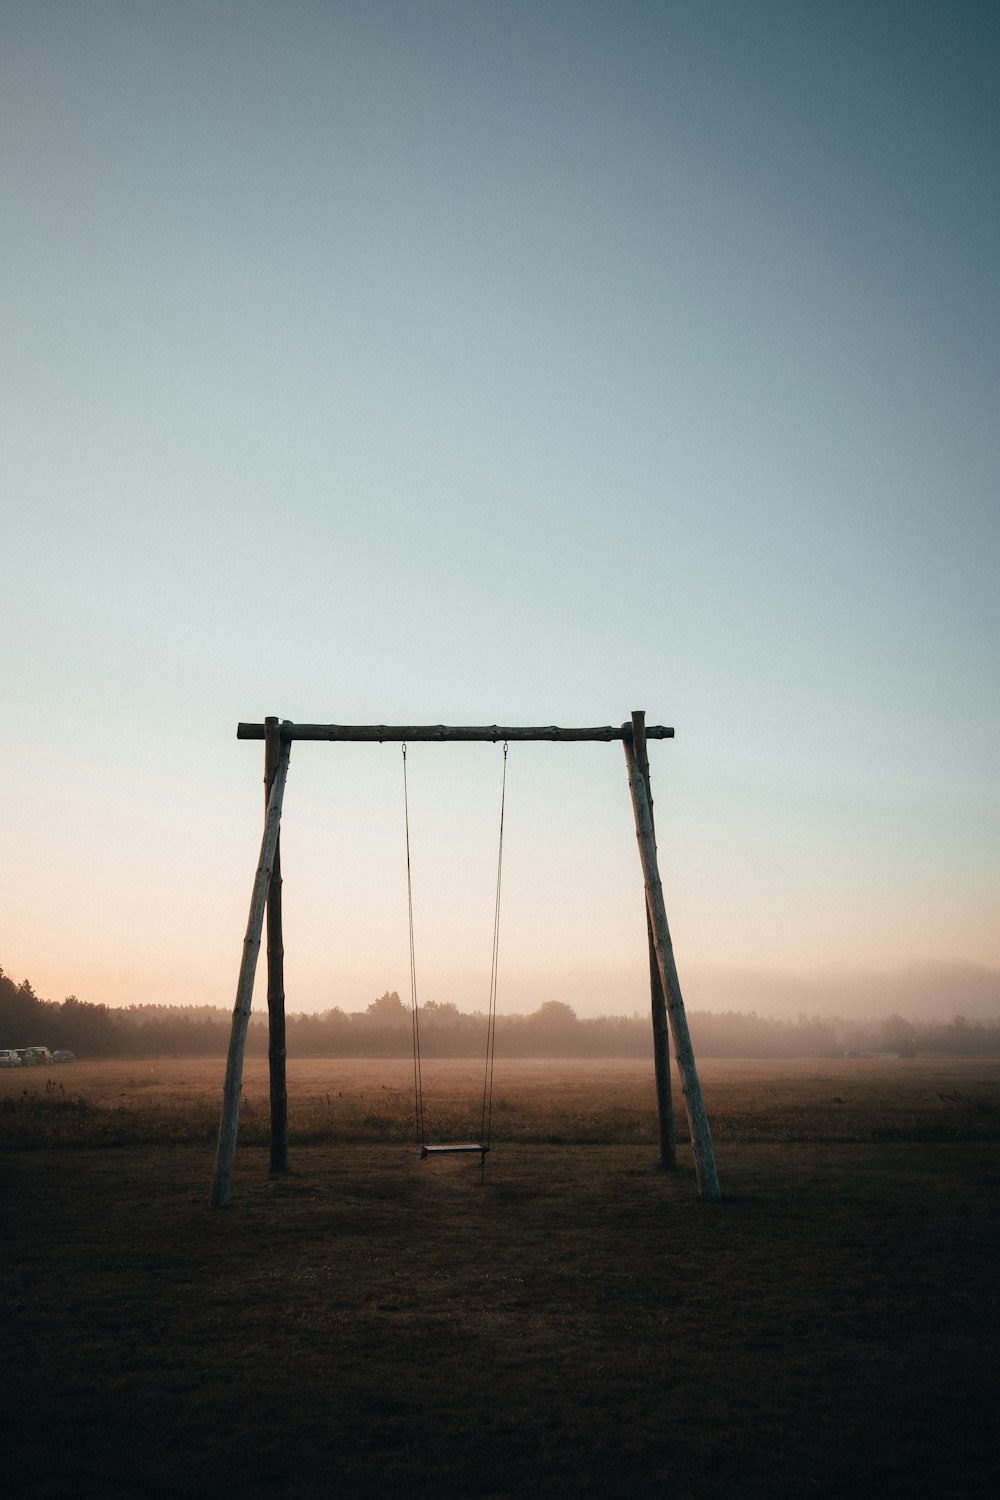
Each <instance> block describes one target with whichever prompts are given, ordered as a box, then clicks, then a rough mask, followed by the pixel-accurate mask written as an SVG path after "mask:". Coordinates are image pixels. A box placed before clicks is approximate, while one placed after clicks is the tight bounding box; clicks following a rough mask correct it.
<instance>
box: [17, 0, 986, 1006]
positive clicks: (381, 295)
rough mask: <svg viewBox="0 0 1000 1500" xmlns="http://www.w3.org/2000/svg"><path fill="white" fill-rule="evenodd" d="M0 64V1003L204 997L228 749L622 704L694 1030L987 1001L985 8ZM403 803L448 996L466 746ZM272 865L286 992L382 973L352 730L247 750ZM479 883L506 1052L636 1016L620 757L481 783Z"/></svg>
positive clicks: (173, 35)
mask: <svg viewBox="0 0 1000 1500" xmlns="http://www.w3.org/2000/svg"><path fill="white" fill-rule="evenodd" d="M0 37H2V46H0V191H2V200H0V201H2V220H0V257H2V262H0V264H2V277H0V309H2V314H0V315H2V327H3V335H2V340H0V379H2V382H3V408H4V419H3V428H4V437H3V442H2V444H0V505H2V531H0V545H2V553H0V555H2V558H3V587H2V589H0V695H2V696H0V701H2V704H3V719H4V735H3V750H2V764H3V766H4V767H5V781H6V787H7V794H6V797H5V798H4V803H3V811H2V815H0V831H2V837H0V964H2V966H3V968H4V970H5V972H7V973H8V974H10V975H11V976H12V977H14V978H15V979H16V980H18V981H19V980H20V979H22V978H24V977H28V978H30V980H31V981H32V983H33V984H34V986H35V989H36V990H37V991H38V993H40V994H42V995H44V996H47V997H49V998H55V999H60V998H62V997H63V996H64V995H66V994H70V993H74V994H76V995H78V996H79V997H80V998H81V999H85V1000H90V1001H102V1002H106V1003H108V1004H111V1005H127V1004H131V1003H140V1004H141V1003H148V1002H157V1003H178V1004H206V1003H210V1004H218V1005H224V1006H227V1007H229V1006H231V1005H232V1003H233V998H234V995H235V987H236V979H237V972H238V967H239V958H240V952H241V946H242V940H243V933H244V929H245V925H246V914H247V908H248V903H249V898H250V890H251V884H252V879H253V873H254V869H255V866H256V862H257V856H258V850H259V839H260V827H261V817H262V791H261V774H262V749H261V746H260V745H259V744H257V743H253V742H245V743H244V742H237V740H236V725H237V723H238V722H239V721H241V720H254V719H256V720H260V719H263V717H264V716H265V715H267V714H275V715H278V716H279V717H280V718H285V719H292V720H299V721H309V722H337V723H359V724H365V723H397V724H420V723H449V724H483V723H486V724H492V723H506V724H538V723H543V724H549V723H557V724H567V725H573V724H576V725H588V724H595V725H596V724H606V723H615V724H617V723H620V722H621V721H622V720H624V719H626V718H627V717H628V715H629V713H630V712H631V711H632V710H633V709H644V710H645V712H646V715H647V720H648V722H649V723H654V724H655V723H659V724H666V725H670V726H672V727H674V728H675V730H676V738H675V739H674V740H672V741H664V742H662V743H656V744H652V745H651V747H650V760H651V772H652V786H653V795H654V799H655V812H656V820H657V835H658V844H659V855H660V866H661V874H662V878H663V884H664V889H665V894H666V900H667V909H668V913H669V917H670V922H671V929H672V933H673V940H674V947H675V954H676V958H677V964H678V969H679V973H680V977H681V983H682V988H683V990H684V994H685V998H686V1000H687V1003H688V1005H689V1006H693V1007H695V1008H717V1009H718V1008H726V1009H729V1008H734V1009H735V1008H739V1009H751V1008H753V1009H757V1010H760V1011H762V1012H764V1013H768V1012H772V1013H790V1014H795V1013H797V1012H798V1011H800V1010H804V1011H807V1012H809V1013H812V1012H814V1011H819V1010H830V1011H836V1012H839V1013H841V1014H850V1013H852V1012H857V1011H859V1010H860V1011H862V1012H863V1013H871V1014H881V1013H884V1011H886V1010H888V1009H897V1008H898V1009H903V1010H904V1013H905V1011H906V1009H907V1006H908V1005H909V1006H910V1008H911V1009H913V1008H915V1007H918V1008H922V1009H923V1010H924V1011H926V1012H927V1013H934V1014H940V1015H942V1016H950V1015H952V1014H953V1013H955V1012H964V1013H966V1014H969V1015H997V1014H1000V878H998V873H997V872H998V863H997V854H998V849H1000V837H998V835H1000V797H998V789H997V787H998V781H997V751H996V747H997V744H998V739H1000V691H998V688H1000V673H998V663H997V641H998V638H1000V629H998V627H1000V589H998V587H997V583H996V575H997V564H998V561H1000V504H998V470H1000V463H998V457H1000V441H998V431H1000V426H998V421H997V417H998V410H997V408H998V402H997V395H998V376H1000V328H998V321H1000V320H998V301H997V266H998V249H1000V213H998V209H1000V191H998V163H1000V112H998V108H997V102H996V86H995V85H996V76H997V69H998V64H1000V9H998V7H996V6H995V5H993V4H979V3H971V0H964V3H963V0H956V3H953V4H948V5H945V4H943V3H933V4H931V3H921V0H905V3H892V0H865V3H853V0H841V3H838V4H837V5H829V4H825V3H812V0H759V3H755V0H740V3H736V0H679V3H671V0H662V3H633V0H615V3H614V4H610V3H594V0H572V3H563V0H523V3H522V0H495V3H486V0H482V3H479V0H464V3H458V0H454V3H449V0H426V3H406V0H363V3H362V0H345V3H337V0H330V3H325V4H320V3H306V0H285V3H282V4H275V3H268V4H262V3H254V0H240V3H221V0H215V3H205V0H199V3H186V0H171V3H169V4H167V3H143V0H129V3H126V0H117V3H103V0H90V3H83V4H71V3H68V0H64V3H59V0H49V3H44V4H39V3H37V0H32V3H9V0H7V3H0ZM408 768H409V786H410V808H411V834H412V843H413V849H412V858H413V873H414V918H415V941H416V964H417V973H418V987H419V995H420V999H421V1000H422V1001H427V1000H430V999H434V1000H442V1001H455V1002H456V1003H459V1004H460V1005H462V1006H463V1008H468V1009H473V1008H483V1007H484V1006H485V1004H486V1002H487V1000H488V989H489V968H490V952H491V941H492V938H491V933H492V886H493V881H494V878H495V862H496V856H497V833H498V819H499V799H500V784H501V771H502V753H501V748H500V747H499V746H493V745H480V746H462V747H460V746H457V745H446V746H435V745H421V744H415V745H412V746H411V747H410V751H409V760H408ZM282 829H283V831H282V861H283V876H284V897H285V900H284V909H285V946H286V988H287V995H288V1004H289V1007H290V1008H291V1009H295V1010H323V1009H327V1008H329V1007H330V1006H333V1005H341V1006H343V1007H345V1008H347V1009H358V1008H362V1007H363V1006H365V1005H366V1004H368V1003H369V1001H370V1000H371V999H373V998H374V997H375V996H376V995H378V994H380V993H382V992H383V991H384V990H386V989H398V990H399V991H400V993H402V994H404V995H405V994H407V993H408V990H407V986H408V958H407V947H406V942H407V938H406V885H405V847H404V828H403V802H402V768H401V756H400V752H399V747H398V746H391V745H384V746H377V745H375V746H344V745H330V744H297V745H296V746H295V747H294V749H293V753H292V759H291V768H290V773H289V781H288V790H287V795H286V803H285V816H284V821H283V825H282ZM504 847H505V852H504V884H503V898H502V924H501V936H500V970H499V981H498V1005H499V1010H500V1013H501V1016H502V1013H503V1010H504V1008H505V1007H506V1008H508V1009H511V1010H527V1009H533V1008H534V1007H535V1006H536V1005H537V1004H539V1003H541V1002H542V1001H544V1000H546V999H558V1000H562V1001H565V1002H568V1003H570V1004H573V1005H574V1006H575V1007H576V1008H577V1010H578V1011H579V1013H580V1014H595V1013H602V1012H615V1011H624V1012H632V1011H635V1010H640V1009H642V1008H644V1007H645V1006H646V1005H647V1003H648V1001H647V993H648V991H647V969H646V940H645V925H644V914H643V894H642V883H641V872H640V867H639V859H638V853H637V850H636V843H635V833H634V826H633V823H632V812H631V804H630V801H629V794H628V786H627V782H626V777H625V765H624V758H623V756H622V751H621V746H620V745H617V744H613V743H612V744H608V745H569V746H566V745H551V744H544V745H520V744H518V745H514V746H512V747H511V750H510V754H509V759H508V779H507V811H506V827H505V846H504ZM262 992H263V984H262V982H261V981H260V980H259V981H258V995H257V999H256V1001H255V1005H256V1006H258V1007H259V1006H260V1005H262V1004H263V993H262Z"/></svg>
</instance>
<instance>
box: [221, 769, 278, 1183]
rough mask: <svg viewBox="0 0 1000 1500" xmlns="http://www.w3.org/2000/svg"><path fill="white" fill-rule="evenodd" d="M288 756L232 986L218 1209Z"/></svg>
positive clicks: (226, 1179) (227, 1176)
mask: <svg viewBox="0 0 1000 1500" xmlns="http://www.w3.org/2000/svg"><path fill="white" fill-rule="evenodd" d="M290 751H291V746H290V745H289V744H288V742H287V741H286V742H285V743H284V744H282V746H281V752H280V754H279V756H278V764H277V766H276V767H275V772H274V781H273V783H272V785H271V795H270V797H269V799H268V804H267V818H266V819H265V822H264V837H263V839H262V840H261V846H260V860H259V862H258V865H257V874H256V875H255V876H254V883H253V892H252V894H251V897H250V915H249V917H248V918H247V930H246V936H245V937H244V939H243V958H242V961H241V963H240V977H239V980H238V982H237V985H236V1004H235V1006H234V1007H233V1026H232V1031H231V1032H230V1036H229V1053H228V1056H227V1058H226V1082H225V1087H224V1089H223V1094H222V1119H221V1120H220V1122H219V1143H218V1146H217V1148H216V1153H215V1176H214V1178H213V1180H212V1195H211V1199H210V1202H211V1205H212V1207H213V1208H222V1207H223V1206H224V1205H225V1204H226V1203H227V1202H228V1200H229V1189H230V1186H231V1184H232V1180H233V1162H234V1160H235V1157H236V1132H237V1128H238V1125H239V1113H240V1094H241V1093H242V1091H243V1054H244V1052H245V1051H246V1041H247V1027H248V1025H249V1023H250V1006H251V1003H252V1001H253V981H254V973H255V972H256V968H257V955H258V954H259V952H260V938H261V930H262V928H263V926H264V908H265V906H266V904H267V893H268V888H269V887H270V884H271V875H272V873H273V870H274V857H275V854H276V853H277V849H278V831H279V829H280V827H281V801H282V798H283V796H284V793H285V778H286V777H287V775H288V757H289V753H290Z"/></svg>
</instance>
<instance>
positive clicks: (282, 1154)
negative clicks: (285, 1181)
mask: <svg viewBox="0 0 1000 1500" xmlns="http://www.w3.org/2000/svg"><path fill="white" fill-rule="evenodd" d="M264 726H265V731H266V738H265V740H264V809H265V812H264V816H265V819H266V817H267V803H268V799H269V798H270V795H271V787H272V785H273V784H274V773H275V771H276V770H277V767H278V757H279V755H280V753H281V742H280V739H279V735H278V721H277V719H276V718H269V719H265V720H264ZM285 1056H286V1052H285V945H284V940H283V938H282V933H281V834H280V832H279V834H278V841H277V843H276V844H275V847H274V868H273V869H272V871H271V883H270V885H269V886H268V888H267V1066H268V1074H269V1079H270V1089H271V1174H272V1176H283V1175H284V1174H285V1173H286V1172H287V1171H288V1084H287V1082H286V1078H285Z"/></svg>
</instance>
